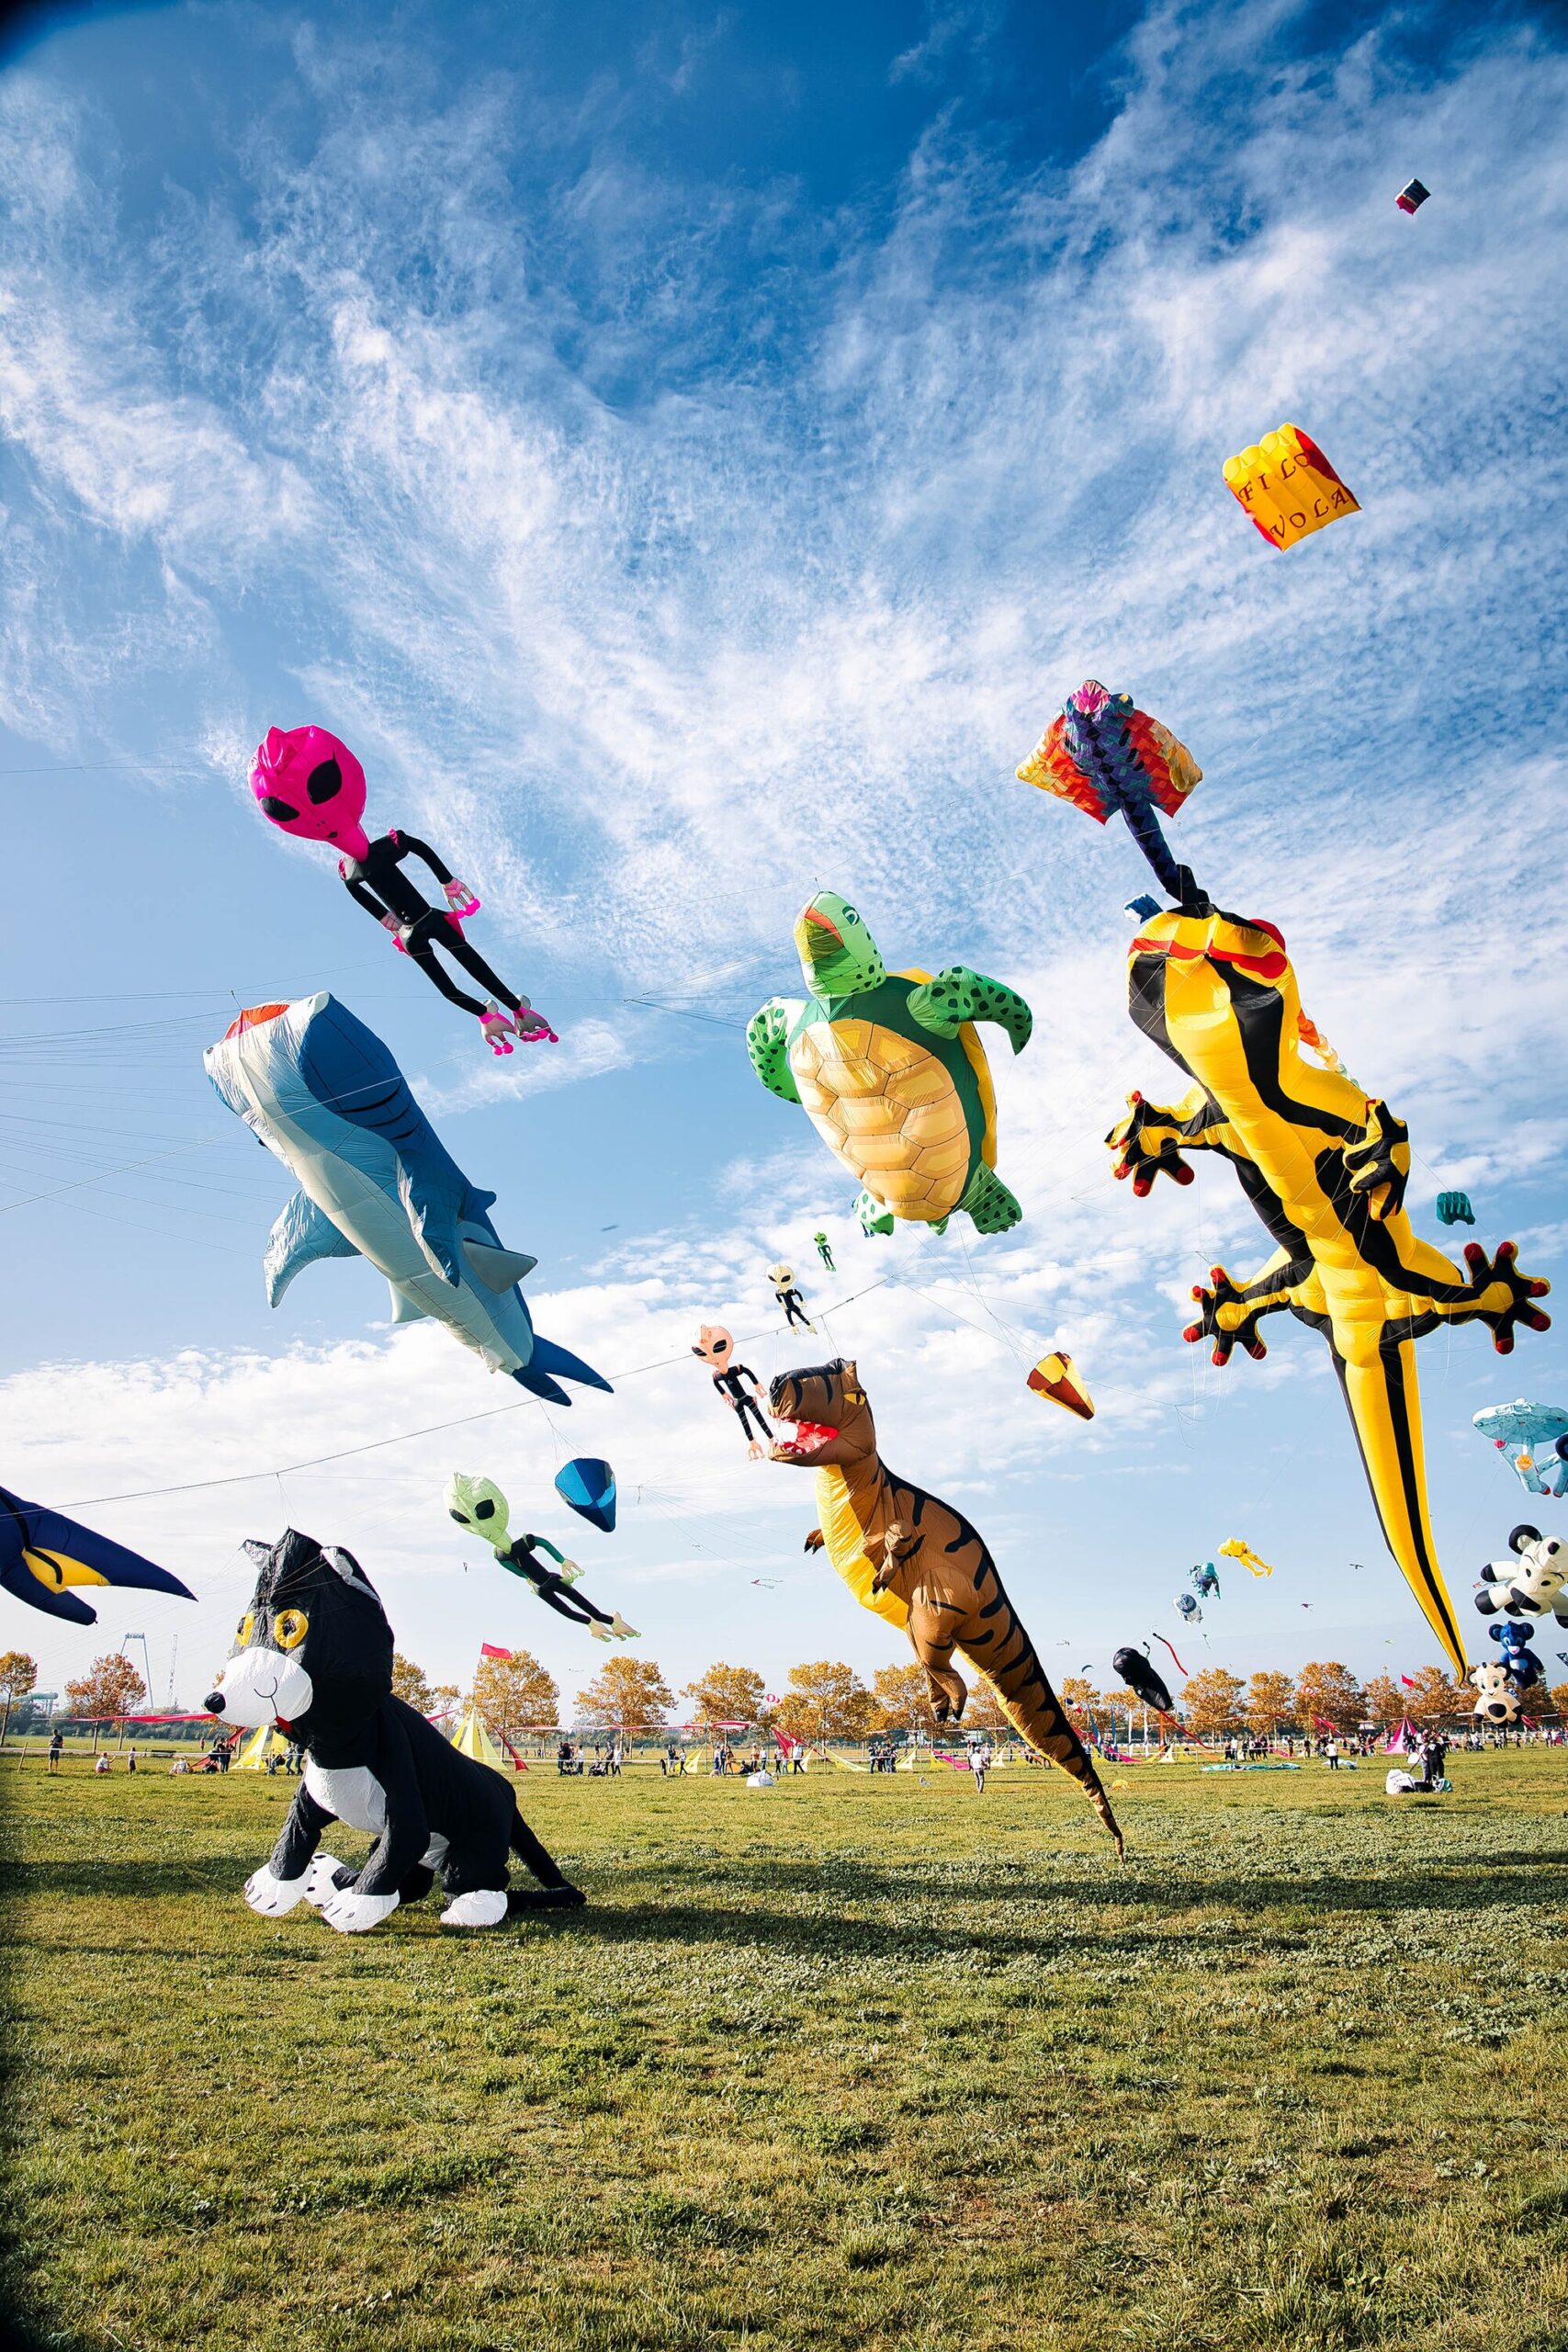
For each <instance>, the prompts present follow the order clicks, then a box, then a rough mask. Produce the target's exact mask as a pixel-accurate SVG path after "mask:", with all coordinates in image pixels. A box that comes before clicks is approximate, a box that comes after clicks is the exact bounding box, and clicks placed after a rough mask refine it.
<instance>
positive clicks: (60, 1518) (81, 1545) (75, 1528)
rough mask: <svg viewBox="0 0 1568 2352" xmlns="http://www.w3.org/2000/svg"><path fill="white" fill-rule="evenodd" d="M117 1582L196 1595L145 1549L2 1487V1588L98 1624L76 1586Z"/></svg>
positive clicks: (54, 1612)
mask: <svg viewBox="0 0 1568 2352" xmlns="http://www.w3.org/2000/svg"><path fill="white" fill-rule="evenodd" d="M95 1584H96V1585H112V1586H117V1587H118V1588H119V1589H122V1590H126V1591H131V1592H177V1593H178V1595H179V1597H180V1599H181V1600H195V1599H196V1595H195V1593H194V1592H192V1591H190V1590H189V1589H188V1588H187V1587H186V1586H185V1585H183V1584H182V1583H181V1582H180V1580H179V1578H178V1577H172V1576H171V1575H170V1574H169V1572H168V1570H167V1568H158V1567H154V1566H153V1565H152V1561H151V1560H144V1559H143V1558H142V1556H141V1553H140V1552H128V1551H127V1549H126V1547H125V1545H124V1544H116V1543H114V1542H113V1541H112V1540H111V1539H110V1538H109V1537H108V1536H107V1535H99V1534H96V1533H95V1532H94V1530H93V1529H92V1528H90V1527H84V1526H83V1524H82V1522H81V1521H80V1520H79V1519H67V1518H66V1516H65V1513H64V1512H63V1511H62V1510H50V1508H49V1506H48V1505H47V1504H46V1503H27V1502H24V1501H23V1500H22V1498H21V1497H20V1495H12V1494H7V1493H6V1489H5V1487H0V1591H4V1592H8V1593H9V1594H10V1596H11V1598H12V1600H25V1601H26V1602H27V1605H28V1608H29V1609H41V1610H42V1611H43V1613H44V1615H45V1616H46V1617H63V1618H64V1619H65V1620H66V1622H67V1623H69V1624H72V1625H96V1623H97V1622H98V1612H97V1611H96V1609H89V1608H88V1606H87V1604H86V1602H85V1600H78V1599H77V1597H76V1595H75V1593H74V1592H73V1590H72V1589H71V1588H72V1587H73V1585H95Z"/></svg>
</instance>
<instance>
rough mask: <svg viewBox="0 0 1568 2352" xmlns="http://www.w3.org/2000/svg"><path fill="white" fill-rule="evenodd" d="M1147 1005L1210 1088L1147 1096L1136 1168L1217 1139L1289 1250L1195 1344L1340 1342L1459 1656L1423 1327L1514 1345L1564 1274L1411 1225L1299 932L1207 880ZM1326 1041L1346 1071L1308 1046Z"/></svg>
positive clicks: (1123, 1170)
mask: <svg viewBox="0 0 1568 2352" xmlns="http://www.w3.org/2000/svg"><path fill="white" fill-rule="evenodd" d="M1128 1006H1129V1010H1130V1011H1131V1012H1132V1015H1133V1018H1134V1021H1135V1022H1136V1023H1137V1024H1138V1026H1139V1028H1140V1029H1141V1030H1142V1031H1143V1032H1144V1034H1145V1036H1147V1037H1150V1038H1152V1039H1153V1041H1154V1043H1155V1044H1156V1046H1159V1047H1160V1049H1161V1051H1162V1052H1164V1053H1167V1054H1168V1055H1169V1056H1170V1057H1171V1059H1172V1061H1174V1062H1176V1063H1178V1064H1179V1066H1180V1068H1181V1069H1183V1070H1184V1071H1185V1072H1186V1074H1187V1076H1188V1077H1189V1078H1190V1079H1191V1080H1193V1085H1192V1089H1191V1091H1190V1093H1188V1094H1186V1095H1184V1096H1183V1097H1182V1099H1181V1101H1180V1102H1179V1103H1175V1104H1173V1105H1172V1106H1171V1107H1170V1108H1169V1109H1165V1108H1162V1107H1160V1106H1159V1105H1157V1104H1155V1103H1145V1101H1144V1099H1143V1097H1142V1096H1141V1095H1138V1094H1133V1095H1129V1097H1128V1104H1129V1109H1128V1114H1127V1116H1126V1117H1125V1118H1124V1119H1122V1120H1121V1121H1120V1122H1119V1123H1118V1124H1117V1125H1116V1126H1115V1127H1113V1128H1112V1129H1111V1134H1110V1135H1109V1136H1107V1137H1106V1141H1107V1142H1108V1143H1109V1144H1110V1146H1111V1148H1112V1150H1114V1151H1115V1153H1116V1155H1117V1163H1116V1173H1117V1175H1118V1176H1131V1178H1132V1179H1133V1189H1134V1192H1135V1193H1138V1194H1140V1196H1141V1195H1143V1194H1145V1193H1147V1192H1148V1191H1149V1188H1150V1186H1151V1185H1152V1184H1153V1182H1154V1180H1155V1178H1156V1175H1159V1174H1160V1173H1161V1172H1163V1173H1165V1174H1167V1175H1168V1176H1171V1177H1174V1178H1175V1180H1176V1182H1178V1183H1181V1184H1190V1182H1191V1181H1192V1170H1191V1169H1190V1168H1189V1167H1187V1166H1186V1164H1185V1163H1184V1161H1183V1160H1182V1158H1181V1154H1182V1153H1183V1152H1186V1151H1201V1150H1208V1151H1217V1152H1220V1153H1221V1154H1223V1156H1224V1158H1225V1159H1229V1160H1231V1161H1232V1162H1233V1163H1234V1164H1235V1170H1236V1174H1237V1175H1238V1176H1239V1178H1240V1180H1241V1187H1242V1190H1243V1192H1244V1193H1246V1194H1247V1199H1248V1200H1249V1201H1250V1202H1251V1204H1252V1205H1253V1207H1254V1208H1255V1209H1256V1210H1257V1212H1258V1216H1260V1217H1261V1218H1262V1220H1263V1222H1264V1224H1265V1225H1266V1226H1267V1227H1268V1228H1269V1233H1270V1235H1271V1236H1272V1237H1273V1239H1274V1242H1275V1244H1276V1247H1275V1250H1274V1254H1273V1256H1272V1257H1271V1258H1270V1259H1269V1262H1268V1264H1267V1265H1266V1266H1264V1267H1263V1268H1262V1270H1261V1271H1260V1272H1258V1274H1256V1275H1255V1276H1254V1277H1253V1279H1252V1281H1251V1282H1249V1283H1244V1284H1242V1285H1240V1286H1239V1287H1238V1286H1237V1284H1235V1283H1233V1282H1232V1281H1231V1279H1230V1276H1229V1275H1228V1274H1227V1273H1226V1272H1225V1270H1224V1267H1223V1266H1215V1267H1214V1268H1213V1270H1212V1275H1211V1280H1212V1282H1213V1288H1212V1289H1207V1290H1205V1289H1202V1288H1195V1289H1194V1291H1193V1294H1192V1295H1193V1297H1194V1298H1195V1299H1197V1300H1198V1301H1199V1303H1200V1306H1201V1316H1200V1318H1199V1320H1198V1321H1197V1322H1196V1323H1193V1324H1191V1325H1190V1326H1189V1328H1188V1329H1187V1332H1186V1334H1185V1336H1186V1337H1187V1338H1188V1339H1189V1340H1202V1339H1208V1340H1213V1360H1214V1362H1215V1363H1219V1364H1223V1363H1228V1362H1229V1360H1230V1355H1231V1351H1232V1350H1233V1349H1234V1348H1236V1347H1243V1348H1245V1349H1246V1350H1247V1353H1248V1355H1251V1356H1262V1355H1263V1354H1264V1353H1265V1348H1264V1343H1263V1341H1262V1340H1261V1339H1260V1338H1259V1337H1258V1323H1259V1320H1260V1318H1261V1317H1263V1316H1265V1315H1271V1314H1273V1313H1275V1312H1276V1311H1277V1310H1278V1309H1280V1308H1284V1307H1288V1308H1289V1309H1290V1310H1291V1312H1292V1314H1293V1315H1296V1316H1299V1317H1300V1318H1301V1320H1302V1321H1303V1323H1310V1324H1311V1325H1312V1327H1313V1329H1314V1330H1317V1331H1321V1332H1322V1333H1323V1335H1324V1337H1325V1340H1327V1341H1328V1346H1329V1352H1330V1354H1331V1355H1332V1356H1333V1359H1334V1369H1335V1371H1336V1373H1337V1375H1338V1379H1339V1385H1340V1387H1341V1388H1342V1389H1343V1391H1344V1394H1345V1401H1346V1404H1347V1405H1348V1408H1349V1411H1350V1419H1351V1421H1352V1423H1353V1424H1354V1426H1355V1430H1356V1437H1357V1441H1358V1442H1359V1446H1360V1449H1361V1460H1362V1462H1363V1464H1365V1466H1366V1473H1367V1479H1368V1483H1369V1484H1370V1486H1371V1490H1372V1500H1373V1502H1374V1503H1375V1504H1376V1506H1377V1511H1378V1517H1379V1519H1380V1520H1381V1521H1382V1532H1383V1535H1384V1538H1385V1540H1386V1542H1387V1544H1388V1547H1389V1550H1390V1551H1391V1552H1392V1553H1393V1556H1394V1558H1395V1560H1397V1562H1398V1563H1399V1566H1400V1567H1401V1568H1402V1569H1403V1570H1404V1575H1405V1577H1406V1578H1407V1580H1408V1582H1409V1584H1410V1588H1411V1589H1412V1591H1413V1592H1414V1593H1415V1595H1416V1600H1418V1601H1419V1602H1420V1604H1421V1607H1422V1610H1423V1611H1424V1613H1425V1615H1426V1618H1427V1623H1428V1624H1429V1625H1430V1626H1431V1628H1432V1631H1433V1632H1434V1633H1435V1634H1437V1636H1438V1640H1439V1641H1440V1642H1441V1643H1442V1645H1443V1647H1444V1648H1445V1649H1446V1650H1447V1652H1448V1654H1449V1656H1450V1658H1451V1659H1452V1661H1453V1664H1454V1667H1455V1669H1456V1671H1457V1672H1458V1673H1460V1674H1461V1675H1463V1674H1464V1673H1465V1672H1466V1670H1467V1668H1466V1660H1465V1655H1464V1644H1463V1642H1462V1641H1461V1637H1460V1632H1459V1627H1458V1625H1457V1624H1456V1623H1455V1620H1454V1612H1453V1606H1452V1603H1451V1602H1450V1599H1449V1596H1448V1593H1447V1591H1446V1590H1445V1589H1444V1586H1443V1578H1442V1573H1441V1571H1440V1569H1439V1568H1438V1561H1437V1555H1436V1554H1435V1552H1434V1550H1433V1546H1432V1531H1431V1527H1430V1524H1429V1521H1428V1519H1427V1481H1426V1471H1425V1465H1424V1462H1423V1456H1422V1443H1421V1408H1420V1398H1419V1395H1418V1392H1417V1387H1416V1351H1415V1348H1414V1346H1413V1344H1412V1343H1413V1341H1415V1340H1417V1339H1419V1338H1420V1336H1421V1334H1422V1333H1423V1332H1425V1331H1430V1330H1434V1329H1436V1328H1437V1327H1438V1324H1441V1323H1472V1322H1479V1323H1484V1324H1486V1325H1487V1326H1488V1327H1489V1329H1490V1330H1491V1332H1492V1338H1493V1344H1494V1345H1495V1348H1496V1350H1497V1351H1498V1353H1499V1354H1500V1355H1507V1354H1508V1353H1509V1352H1510V1351H1511V1350H1512V1348H1513V1344H1514V1330H1515V1327H1516V1325H1517V1324H1521V1323H1522V1324H1524V1325H1525V1326H1526V1327H1527V1329H1530V1330H1532V1331H1544V1330H1545V1329H1547V1328H1548V1325H1549V1322H1550V1317H1547V1316H1546V1315H1543V1314H1542V1313H1541V1312H1540V1309H1539V1308H1538V1307H1535V1306H1531V1305H1530V1304H1529V1302H1530V1301H1531V1300H1532V1299H1536V1298H1540V1297H1543V1296H1544V1295H1545V1294H1546V1292H1547V1291H1548V1290H1549V1289H1550V1288H1551V1284H1550V1283H1546V1282H1542V1281H1540V1280H1539V1279H1532V1278H1531V1277H1530V1276H1529V1275H1528V1274H1521V1273H1520V1272H1518V1271H1517V1268H1516V1266H1515V1263H1514V1257H1515V1250H1514V1244H1513V1243H1512V1242H1511V1241H1504V1242H1501V1243H1499V1245H1498V1248H1497V1250H1496V1254H1495V1256H1494V1257H1491V1258H1488V1257H1487V1255H1486V1252H1485V1251H1484V1250H1483V1249H1482V1248H1481V1247H1480V1245H1479V1243H1477V1242H1473V1241H1472V1242H1470V1243H1468V1244H1467V1245H1466V1248H1465V1252H1464V1256H1465V1263H1466V1265H1467V1267H1468V1269H1469V1272H1468V1274H1461V1272H1460V1270H1459V1268H1458V1267H1457V1266H1456V1265H1454V1264H1453V1262H1452V1261H1451V1260H1450V1259H1448V1258H1445V1257H1444V1255H1443V1253H1442V1251H1441V1250H1435V1249H1433V1248H1432V1246H1431V1244H1430V1243H1429V1242H1426V1241H1423V1240H1421V1239H1420V1238H1418V1236H1417V1235H1416V1234H1415V1233H1414V1232H1412V1230H1411V1227H1410V1220H1409V1218H1408V1217H1407V1216H1406V1215H1405V1213H1404V1190H1405V1185H1406V1182H1407V1181H1408V1178H1409V1173H1410V1141H1409V1130H1408V1129H1407V1128H1406V1127H1405V1125H1404V1122H1403V1121H1402V1120H1400V1119H1396V1118H1395V1117H1394V1116H1393V1113H1392V1112H1391V1111H1390V1110H1389V1108H1388V1106H1387V1104H1386V1103H1382V1102H1379V1101H1377V1100H1376V1099H1375V1098H1373V1097H1371V1096H1369V1095H1367V1094H1365V1093H1364V1092H1363V1091H1362V1090H1361V1088H1360V1087H1359V1086H1358V1085H1357V1083H1356V1081H1355V1080H1353V1079H1352V1078H1350V1077H1349V1076H1348V1074H1347V1073H1346V1071H1345V1070H1344V1069H1343V1068H1342V1067H1341V1066H1340V1065H1339V1064H1338V1062H1337V1057H1335V1056H1334V1055H1333V1053H1332V1050H1331V1049H1330V1048H1328V1047H1326V1046H1325V1045H1324V1043H1323V1041H1322V1039H1321V1038H1319V1036H1318V1035H1317V1032H1316V1031H1315V1030H1314V1027H1313V1025H1312V1023H1310V1022H1309V1021H1307V1020H1306V1019H1305V1017H1304V1016H1303V1012H1302V1009H1301V999H1300V996H1299V995H1298V993H1297V989H1296V976H1295V974H1294V972H1293V971H1292V968H1291V963H1290V958H1289V957H1288V956H1287V955H1286V953H1285V943H1284V940H1283V939H1282V938H1281V936H1280V933H1279V932H1278V931H1277V930H1276V929H1275V927H1274V925H1273V924H1272V923H1269V922H1247V921H1244V920H1243V919H1242V918H1241V917H1240V916H1237V915H1230V914H1224V913H1222V912H1221V911H1220V910H1218V909H1216V908H1213V907H1211V906H1210V904H1209V902H1208V900H1207V899H1204V898H1202V897H1201V894H1197V893H1193V894H1191V895H1189V896H1188V897H1187V899H1186V900H1185V902H1184V904H1183V905H1182V906H1181V907H1179V908H1173V909H1171V910H1168V911H1167V912H1165V913H1160V914H1156V915H1154V916H1153V917H1152V918H1150V919H1148V920H1146V921H1145V922H1143V924H1142V925H1141V928H1140V930H1139V933H1138V936H1137V937H1136V938H1135V939H1134V942H1133V946H1132V951H1131V963H1130V967H1129V978H1128ZM1303 1042H1305V1043H1308V1044H1311V1045H1312V1046H1314V1047H1315V1049H1316V1052H1317V1054H1318V1055H1319V1056H1321V1057H1323V1059H1324V1060H1326V1061H1327V1062H1328V1063H1329V1064H1330V1065H1331V1066H1330V1067H1328V1068H1324V1067H1322V1064H1321V1062H1320V1061H1319V1060H1316V1059H1310V1058H1308V1057H1307V1056H1306V1055H1305V1054H1304V1053H1303V1050H1302V1048H1303Z"/></svg>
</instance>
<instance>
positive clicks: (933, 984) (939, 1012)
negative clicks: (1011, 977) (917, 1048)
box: [908, 964, 1034, 1054]
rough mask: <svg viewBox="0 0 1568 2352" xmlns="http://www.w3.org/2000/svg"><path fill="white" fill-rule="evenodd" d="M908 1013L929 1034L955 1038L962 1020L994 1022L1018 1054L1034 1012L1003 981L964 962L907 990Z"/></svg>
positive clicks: (1025, 1039) (1028, 1038) (1030, 1026)
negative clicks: (987, 976)
mask: <svg viewBox="0 0 1568 2352" xmlns="http://www.w3.org/2000/svg"><path fill="white" fill-rule="evenodd" d="M908 1007H909V1016H910V1019H911V1020H914V1021H918V1022H919V1024H920V1026H921V1028H922V1029H929V1030H930V1031H931V1035H932V1036H933V1037H956V1036H957V1035H958V1032H959V1030H960V1029H961V1028H962V1027H963V1025H964V1023H965V1022H966V1021H994V1022H995V1023H997V1026H998V1028H1000V1029H1005V1030H1006V1031H1007V1034H1008V1036H1009V1037H1010V1040H1011V1042H1012V1049H1013V1052H1014V1053H1015V1054H1021V1053H1022V1051H1023V1049H1024V1047H1025V1046H1027V1045H1028V1043H1029V1040H1030V1035H1031V1033H1032V1030H1033V1027H1034V1015H1033V1014H1032V1012H1031V1011H1030V1010H1029V1007H1028V1005H1027V1004H1025V1002H1024V1001H1023V999H1022V998H1021V996H1020V994H1019V992H1018V990H1017V989H1010V988H1009V987H1008V985H1007V983H1006V981H1005V980H989V979H987V978H986V976H985V974H984V973H983V972H972V971H971V970H970V969H969V967H968V966H967V965H966V964H949V965H948V967H947V968H946V970H945V971H941V972H939V973H938V974H937V976H936V978H935V979H933V980H926V981H923V982H922V983H921V985H920V986H919V988H914V989H910V990H909V995H908Z"/></svg>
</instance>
